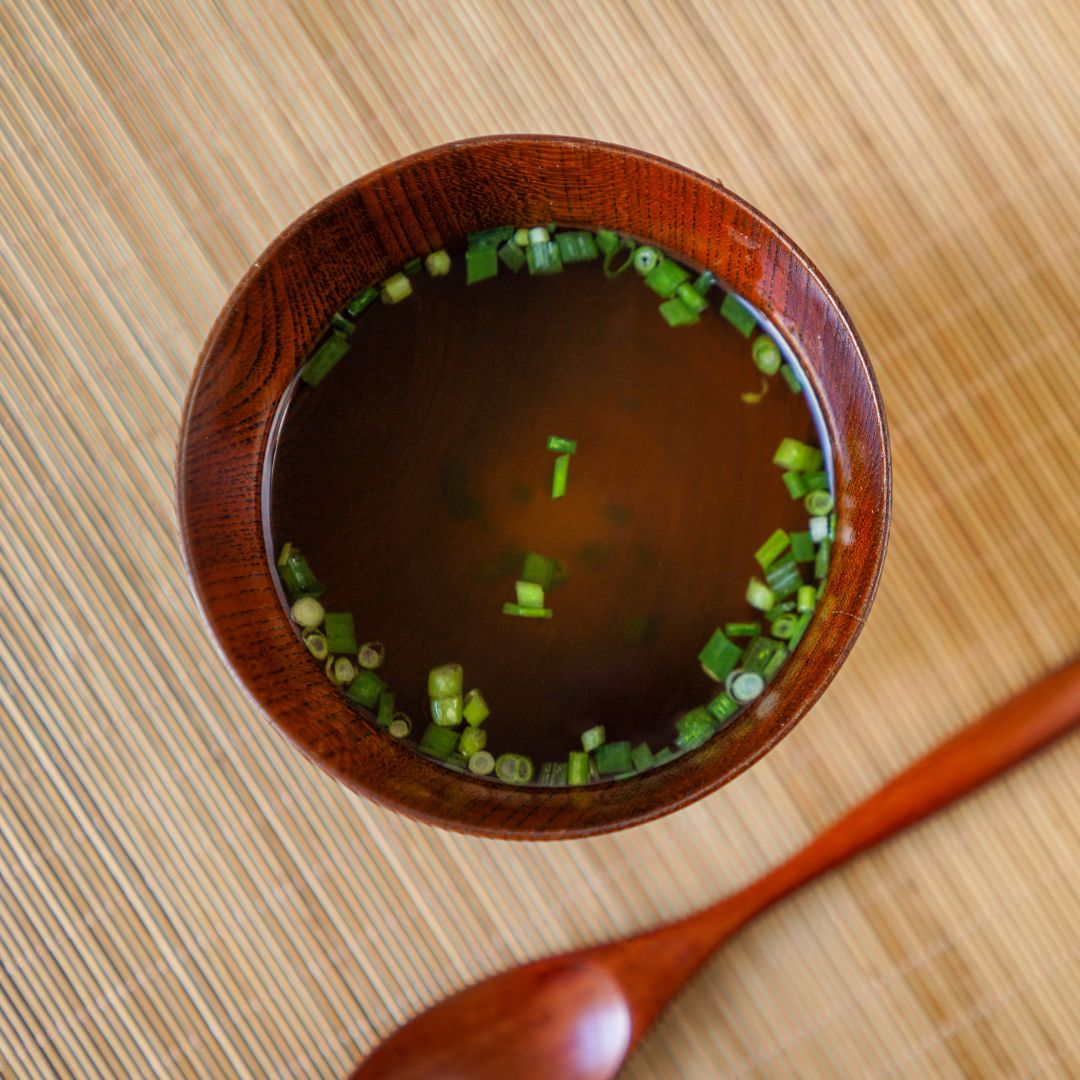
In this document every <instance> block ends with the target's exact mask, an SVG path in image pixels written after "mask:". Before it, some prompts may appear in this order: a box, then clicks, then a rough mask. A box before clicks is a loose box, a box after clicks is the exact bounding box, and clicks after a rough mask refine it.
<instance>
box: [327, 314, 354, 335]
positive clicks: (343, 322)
mask: <svg viewBox="0 0 1080 1080" xmlns="http://www.w3.org/2000/svg"><path fill="white" fill-rule="evenodd" d="M330 329H331V330H339V331H340V332H341V333H343V334H344V335H345V336H346V337H351V336H352V332H353V331H354V330H355V329H356V324H355V323H353V322H350V321H349V320H348V319H346V318H345V316H344V315H342V314H341V312H340V311H335V312H334V314H333V315H331V316H330Z"/></svg>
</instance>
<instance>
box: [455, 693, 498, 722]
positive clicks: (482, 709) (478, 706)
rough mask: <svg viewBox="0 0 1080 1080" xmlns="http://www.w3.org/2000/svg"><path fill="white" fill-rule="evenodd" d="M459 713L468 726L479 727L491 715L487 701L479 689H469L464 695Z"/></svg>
mask: <svg viewBox="0 0 1080 1080" xmlns="http://www.w3.org/2000/svg"><path fill="white" fill-rule="evenodd" d="M461 715H462V716H463V717H464V718H465V723H466V724H468V725H469V727H479V726H480V725H481V724H482V723H483V722H484V721H485V720H486V719H487V718H488V717H489V716H490V715H491V710H490V709H489V708H488V703H487V702H486V701H485V700H484V695H483V694H481V693H480V691H479V690H470V691H469V692H468V693H467V694H466V695H465V704H464V705H463V706H462V709H461Z"/></svg>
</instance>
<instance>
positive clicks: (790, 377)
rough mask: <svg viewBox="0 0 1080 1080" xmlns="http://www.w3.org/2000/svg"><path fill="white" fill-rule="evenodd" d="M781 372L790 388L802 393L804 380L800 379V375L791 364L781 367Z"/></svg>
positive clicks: (794, 392)
mask: <svg viewBox="0 0 1080 1080" xmlns="http://www.w3.org/2000/svg"><path fill="white" fill-rule="evenodd" d="M780 374H781V375H783V376H784V382H786V383H787V384H788V389H789V390H790V391H791V392H792V393H793V394H801V393H802V382H801V381H800V380H799V376H798V375H797V374H796V372H795V369H794V368H793V367H792V366H791V365H790V364H784V366H783V367H782V368H781V369H780Z"/></svg>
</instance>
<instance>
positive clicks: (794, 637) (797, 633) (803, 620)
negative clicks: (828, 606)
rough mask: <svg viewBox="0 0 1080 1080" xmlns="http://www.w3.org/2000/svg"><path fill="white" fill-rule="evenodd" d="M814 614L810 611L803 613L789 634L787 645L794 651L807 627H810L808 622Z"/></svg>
mask: <svg viewBox="0 0 1080 1080" xmlns="http://www.w3.org/2000/svg"><path fill="white" fill-rule="evenodd" d="M813 617H814V613H813V612H812V611H805V612H803V614H802V615H800V616H799V621H798V622H797V623H796V624H795V629H794V631H793V632H792V634H791V640H790V641H789V642H788V645H789V646H790V647H791V648H792V649H794V648H795V646H796V645H798V644H799V642H800V641H802V639H803V635H804V634H805V633H806V629H807V627H808V626H809V625H810V620H811V619H813Z"/></svg>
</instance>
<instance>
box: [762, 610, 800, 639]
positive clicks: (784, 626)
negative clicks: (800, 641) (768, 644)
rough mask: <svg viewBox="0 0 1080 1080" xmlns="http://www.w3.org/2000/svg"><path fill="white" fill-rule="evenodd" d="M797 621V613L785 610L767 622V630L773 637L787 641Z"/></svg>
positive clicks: (793, 631)
mask: <svg viewBox="0 0 1080 1080" xmlns="http://www.w3.org/2000/svg"><path fill="white" fill-rule="evenodd" d="M798 621H799V617H798V616H797V615H792V614H791V612H786V613H785V614H783V615H778V616H777V617H776V618H775V619H773V621H772V622H771V623H770V624H769V632H770V633H771V634H772V636H773V637H775V638H779V639H780V640H781V641H787V640H788V639H789V638H790V637H791V635H792V634H793V633H795V624H796V623H797V622H798Z"/></svg>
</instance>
